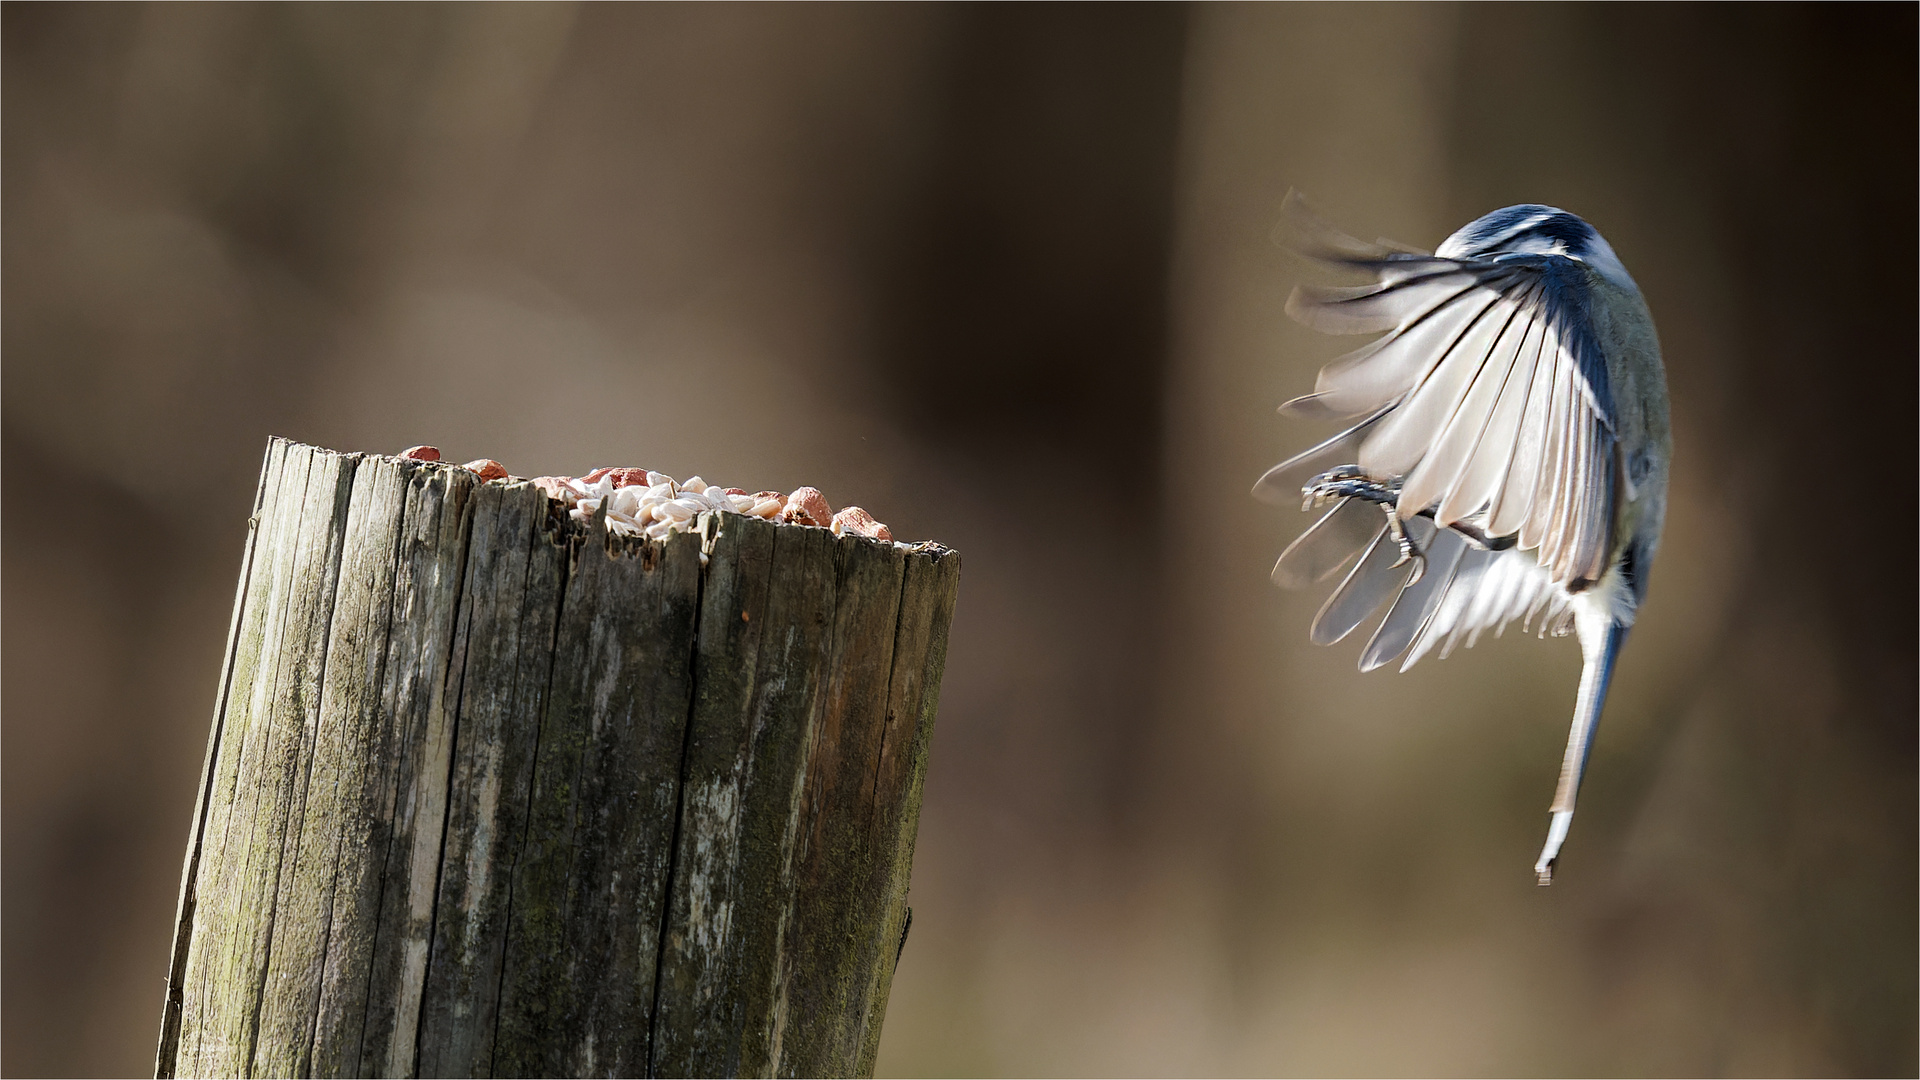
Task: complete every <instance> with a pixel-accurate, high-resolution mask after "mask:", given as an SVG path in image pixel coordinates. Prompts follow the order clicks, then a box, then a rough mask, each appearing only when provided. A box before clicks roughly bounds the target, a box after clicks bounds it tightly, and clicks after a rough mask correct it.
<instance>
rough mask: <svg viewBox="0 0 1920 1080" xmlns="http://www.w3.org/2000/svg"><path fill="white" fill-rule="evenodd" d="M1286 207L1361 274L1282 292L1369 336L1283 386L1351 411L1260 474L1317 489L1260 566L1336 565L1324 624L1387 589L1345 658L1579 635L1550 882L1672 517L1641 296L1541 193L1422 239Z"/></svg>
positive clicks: (1367, 605) (1303, 241) (1324, 635)
mask: <svg viewBox="0 0 1920 1080" xmlns="http://www.w3.org/2000/svg"><path fill="white" fill-rule="evenodd" d="M1286 212H1287V214H1288V217H1289V220H1290V221H1291V223H1292V225H1293V227H1294V229H1295V231H1296V233H1297V235H1298V237H1299V246H1300V248H1301V250H1302V251H1303V253H1305V254H1306V255H1308V256H1309V257H1312V258H1314V259H1316V260H1318V261H1320V262H1322V263H1325V264H1328V265H1330V266H1332V267H1335V268H1338V269H1344V270H1347V271H1356V272H1359V273H1360V274H1363V275H1365V276H1366V277H1367V278H1368V279H1370V280H1368V281H1367V283H1365V284H1362V285H1359V286H1356V287H1344V288H1306V287H1303V288H1299V289H1296V290H1295V291H1294V294H1293V296H1292V298H1291V299H1290V300H1289V301H1288V303H1287V312H1288V313H1289V314H1290V315H1292V316H1293V317H1294V318H1296V319H1298V320H1300V321H1301V322H1303V323H1305V324H1307V325H1308V326H1311V327H1314V328H1315V329H1318V330H1322V331H1326V332H1328V333H1337V334H1362V333H1380V334H1381V335H1382V336H1381V337H1379V338H1378V339H1376V340H1375V341H1373V342H1371V343H1369V344H1368V345H1366V346H1365V347H1363V348H1361V349H1359V350H1358V351H1356V352H1353V353H1350V354H1349V355H1347V356H1345V357H1342V358H1341V359H1339V360H1336V361H1335V362H1333V363H1332V364H1329V365H1327V366H1326V367H1325V368H1324V369H1322V370H1321V372H1320V377H1319V379H1318V381H1317V382H1316V384H1315V386H1314V392H1313V393H1311V394H1308V395H1306V396H1304V397H1300V398H1296V399H1294V400H1293V401H1290V402H1288V403H1287V404H1286V405H1284V406H1282V407H1281V409H1282V412H1284V413H1287V414H1289V415H1294V416H1305V417H1321V418H1341V419H1346V420H1348V421H1350V422H1351V426H1349V427H1347V428H1346V429H1345V430H1343V431H1342V432H1340V433H1339V434H1338V435H1335V436H1334V437H1332V438H1330V439H1328V440H1326V441H1325V442H1323V443H1321V444H1319V445H1318V446H1315V447H1313V448H1312V449H1310V450H1307V451H1306V452H1304V453H1302V454H1299V455H1297V456H1295V457H1293V458H1291V459H1289V460H1287V461H1284V462H1282V463H1280V464H1279V465H1276V466H1274V467H1273V468H1272V469H1271V470H1269V471H1268V472H1267V474H1266V475H1265V476H1264V477H1262V478H1261V479H1260V482H1259V483H1258V484H1256V485H1255V486H1254V493H1255V494H1256V495H1258V496H1260V497H1262V498H1266V499H1269V500H1272V501H1288V502H1290V501H1292V500H1294V499H1304V500H1305V502H1306V504H1307V506H1308V507H1309V508H1311V507H1315V506H1327V507H1329V509H1327V510H1326V511H1325V513H1324V514H1323V515H1322V516H1320V517H1319V518H1318V519H1317V520H1316V521H1315V522H1314V523H1313V525H1311V526H1310V527H1309V528H1308V529H1307V531H1306V532H1305V533H1303V534H1301V536H1300V538H1299V539H1297V540H1295V541H1294V542H1293V544H1292V545H1290V546H1289V547H1288V548H1287V549H1286V551H1285V552H1284V553H1283V554H1282V555H1281V556H1280V561H1279V562H1278V564H1276V565H1275V567H1274V580H1275V581H1276V582H1278V583H1279V584H1282V585H1289V586H1302V585H1308V584H1311V583H1314V582H1319V581H1324V580H1327V579H1329V578H1332V577H1334V576H1335V575H1336V574H1341V575H1342V576H1341V577H1340V580H1339V583H1338V584H1337V585H1336V586H1335V587H1334V589H1333V592H1332V594H1331V595H1330V596H1329V597H1328V599H1327V602H1326V604H1325V605H1324V606H1322V607H1321V609H1320V612H1319V614H1318V615H1317V616H1316V617H1315V618H1314V622H1313V627H1312V637H1313V640H1314V641H1315V642H1318V643H1320V644H1331V643H1333V642H1335V641H1339V640H1341V639H1342V638H1344V637H1346V636H1347V635H1348V634H1351V633H1352V632H1353V631H1354V630H1355V629H1357V628H1358V627H1359V626H1360V625H1361V624H1362V623H1364V622H1366V621H1367V620H1368V618H1369V617H1370V616H1371V615H1373V614H1374V613H1375V612H1377V611H1378V610H1379V608H1380V607H1381V606H1382V605H1383V604H1385V603H1386V602H1387V601H1388V600H1389V598H1391V599H1392V606H1391V608H1390V609H1389V610H1388V612H1387V614H1386V617H1385V618H1384V619H1382V620H1381V622H1380V623H1379V625H1378V627H1377V628H1376V629H1375V630H1374V632H1373V635H1372V637H1371V638H1370V639H1369V640H1368V642H1367V645H1366V648H1365V649H1364V650H1363V651H1362V652H1361V657H1360V668H1361V670H1362V671H1370V670H1372V669H1374V668H1377V667H1380V666H1382V665H1384V664H1387V663H1390V662H1392V661H1393V660H1394V659H1396V658H1398V657H1400V656H1402V655H1404V656H1405V657H1406V659H1405V660H1404V661H1403V662H1402V664H1401V670H1402V671H1404V670H1406V669H1407V668H1409V667H1411V666H1413V664H1414V663H1416V662H1417V661H1418V660H1419V659H1420V658H1421V657H1423V656H1425V655H1427V654H1428V653H1429V652H1431V651H1432V650H1433V649H1435V648H1436V647H1437V648H1438V649H1439V650H1440V655H1441V656H1443V657H1444V656H1446V655H1447V654H1448V653H1450V652H1452V651H1453V649H1454V648H1455V647H1456V646H1457V645H1459V644H1462V643H1464V644H1466V645H1468V646H1471V645H1472V644H1473V643H1474V642H1475V640H1477V639H1478V638H1479V636H1480V633H1481V632H1482V631H1484V630H1488V629H1492V630H1494V632H1495V633H1498V632H1500V631H1501V630H1503V629H1504V628H1505V627H1506V625H1507V624H1508V623H1510V622H1512V621H1514V620H1516V619H1518V620H1520V621H1521V622H1522V625H1523V626H1525V627H1527V628H1529V629H1537V630H1538V632H1539V633H1541V634H1543V635H1544V634H1547V633H1553V634H1556V635H1559V634H1565V633H1567V632H1568V631H1569V630H1571V631H1573V632H1575V633H1577V634H1578V635H1579V639H1580V646H1581V652H1582V654H1583V656H1584V659H1585V667H1584V669H1583V671H1582V674H1581V678H1580V691H1579V696H1578V699H1577V701H1576V704H1575V707H1574V716H1573V727H1572V730H1571V732H1570V733H1569V735H1568V738H1567V750H1566V756H1565V758H1564V760H1563V762H1562V764H1561V769H1560V783H1559V786H1558V788H1557V789H1556V791H1555V793H1554V798H1553V803H1552V805H1551V807H1550V810H1549V812H1550V814H1551V818H1550V822H1549V826H1548V836H1547V842H1546V845H1545V847H1544V848H1543V849H1542V850H1541V853H1540V858H1539V860H1538V861H1537V862H1536V863H1535V866H1534V871H1535V873H1536V874H1537V875H1538V877H1539V881H1540V883H1541V884H1542V885H1545V884H1548V883H1549V882H1551V881H1552V877H1553V868H1554V864H1555V862H1556V861H1557V859H1558V858H1559V854H1560V847H1561V845H1562V843H1563V842H1564V841H1565V839H1566V835H1567V829H1568V827H1569V825H1570V824H1571V822H1572V820H1573V807H1574V800H1575V797H1576V796H1577V795H1578V793H1579V790H1580V778H1581V775H1582V773H1583V772H1584V771H1585V769H1586V763H1587V755H1588V752H1589V750H1590V749H1591V747H1592V740H1593V734H1594V730H1595V728H1596V726H1597V725H1598V723H1599V720H1600V711H1601V708H1602V706H1603V705H1604V704H1605V701H1606V695H1607V684H1608V681H1609V680H1610V678H1611V676H1612V673H1613V665H1614V660H1615V658H1616V657H1617V656H1618V655H1619V652H1620V647H1621V645H1622V643H1624V641H1625V640H1626V635H1627V631H1628V629H1629V628H1631V627H1632V626H1633V622H1634V618H1635V616H1636V613H1637V612H1638V610H1639V607H1640V604H1641V602H1642V601H1643V600H1644V599H1645V598H1646V582H1647V572H1648V569H1649V568H1650V566H1651V565H1652V562H1653V555H1654V551H1655V549H1656V548H1657V547H1658V545H1659V542H1660V527H1661V523H1662V522H1663V520H1664V519H1665V516H1666V491H1667V465H1668V459H1669V451H1670V447H1671V438H1670V435H1669V431H1668V424H1667V387H1666V373H1665V370H1664V368H1663V367H1662V366H1661V362H1660V346H1659V342H1658V339H1657V338H1656V336H1655V333H1654V328H1653V318H1652V316H1651V315H1650V314H1649V313H1648V311H1647V305H1646V301H1645V300H1644V299H1643V298H1642V297H1641V295H1640V289H1639V287H1638V286H1637V285H1635V284H1634V281H1633V278H1632V277H1630V276H1629V275H1628V274H1627V270H1626V267H1625V266H1623V265H1622V264H1621V262H1620V259H1619V258H1618V257H1617V256H1616V255H1615V254H1614V252H1613V248H1612V247H1610V246H1609V245H1608V244H1607V242H1606V241H1605V240H1604V239H1602V238H1601V236H1600V234H1599V233H1598V232H1596V231H1594V229H1593V227H1592V226H1590V225H1588V224H1587V223H1586V222H1585V221H1582V220H1581V219H1580V218H1578V217H1576V216H1574V215H1573V214H1570V213H1567V212H1566V211H1564V210H1558V209H1555V208H1554V207H1551V206H1539V205H1533V204H1526V205H1521V206H1510V207H1507V208H1506V209H1504V210H1496V211H1494V212H1493V213H1491V214H1488V215H1486V216H1485V217H1482V218H1480V219H1479V220H1477V221H1474V222H1473V223H1471V224H1469V225H1467V226H1466V227H1465V228H1463V229H1461V230H1460V231H1458V232H1456V233H1454V234H1453V235H1452V236H1450V237H1448V238H1447V239H1446V241H1445V242H1444V243H1442V244H1441V245H1440V247H1439V248H1438V249H1437V250H1436V251H1435V252H1433V253H1432V254H1430V255H1429V254H1425V253H1423V252H1417V251H1413V250H1411V249H1408V248H1404V247H1399V246H1396V245H1388V244H1386V243H1385V242H1382V243H1378V244H1367V243H1363V242H1361V241H1358V240H1355V239H1353V238H1352V237H1349V236H1345V235H1342V234H1341V233H1339V232H1337V231H1336V230H1334V229H1332V228H1331V227H1329V226H1327V225H1326V224H1324V223H1322V222H1321V221H1320V220H1319V219H1317V218H1315V217H1314V216H1313V215H1312V214H1311V213H1309V212H1308V211H1307V210H1306V209H1305V207H1304V206H1303V205H1302V204H1301V202H1300V200H1299V198H1298V197H1297V196H1291V195H1290V196H1289V197H1288V200H1287V204H1286ZM1342 572H1344V573H1342Z"/></svg>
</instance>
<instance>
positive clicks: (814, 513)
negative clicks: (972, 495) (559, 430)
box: [400, 446, 893, 541]
mask: <svg viewBox="0 0 1920 1080" xmlns="http://www.w3.org/2000/svg"><path fill="white" fill-rule="evenodd" d="M400 456H401V457H403V458H410V459H412V460H414V461H439V460H440V451H439V450H437V449H435V448H433V447H431V446H416V447H414V448H412V449H410V450H408V451H406V452H405V453H403V454H401V455H400ZM461 467H462V468H464V469H467V470H469V471H471V472H472V473H473V474H474V475H476V476H478V477H480V479H482V480H518V479H520V478H519V477H516V476H512V475H509V474H508V472H507V469H506V466H504V465H502V464H500V463H499V462H497V461H494V460H493V459H492V458H481V459H479V460H478V461H469V462H467V463H466V464H465V465H463V466H461ZM533 483H534V485H535V486H536V487H538V488H539V489H540V490H541V491H544V492H546V493H547V498H549V499H552V500H554V501H555V502H558V503H559V504H560V505H562V506H563V507H565V508H566V511H567V516H568V517H570V518H572V519H573V520H574V521H576V522H578V523H580V524H582V525H585V524H586V523H588V522H589V521H591V520H593V515H594V514H595V513H596V512H598V511H599V510H600V509H601V507H602V506H604V507H605V508H606V511H607V528H608V529H610V530H612V531H613V532H616V533H619V534H620V535H623V536H645V537H648V538H650V539H653V540H664V539H666V538H667V536H668V535H669V534H672V533H676V532H689V531H691V530H692V529H693V528H694V527H695V526H696V524H697V523H698V521H699V519H700V515H701V514H704V513H713V512H719V513H724V514H745V515H749V516H752V517H757V518H765V519H766V520H768V521H782V522H788V523H791V524H795V525H817V526H819V527H821V528H826V529H832V530H833V533H834V535H835V536H840V535H843V534H846V533H852V534H853V535H855V536H865V537H869V538H871V539H874V540H886V541H891V540H892V539H893V532H892V531H891V530H889V529H888V528H887V527H886V526H885V525H882V524H881V523H880V522H878V521H875V520H874V519H873V515H871V514H869V513H867V512H866V511H865V510H862V509H860V508H859V507H857V506H848V507H844V508H842V509H841V510H840V511H839V512H838V513H835V512H834V511H833V508H832V507H830V506H829V505H827V498H826V496H824V495H822V494H820V490H819V489H818V488H810V487H803V488H797V489H795V490H794V491H793V493H792V494H782V493H781V492H778V491H756V492H753V493H752V494H749V493H748V492H747V491H746V490H745V489H742V488H731V487H721V486H720V485H718V484H709V483H707V482H706V481H705V480H702V479H701V478H700V477H698V476H691V477H688V478H687V479H686V480H675V479H674V478H673V477H671V476H668V475H666V474H665V473H657V472H652V471H649V470H647V469H633V468H628V469H595V470H593V471H592V472H590V473H588V474H587V475H585V476H578V477H575V476H536V477H534V478H533Z"/></svg>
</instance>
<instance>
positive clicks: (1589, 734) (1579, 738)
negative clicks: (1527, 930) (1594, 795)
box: [1533, 619, 1629, 885]
mask: <svg viewBox="0 0 1920 1080" xmlns="http://www.w3.org/2000/svg"><path fill="white" fill-rule="evenodd" d="M1580 629H1581V630H1582V631H1583V632H1582V633H1581V635H1580V650H1581V652H1583V653H1585V654H1586V666H1585V667H1584V668H1583V669H1582V670H1581V672H1580V698H1579V700H1578V701H1577V702H1576V703H1575V705H1574V707H1573V730H1571V731H1569V732H1568V733H1567V755H1566V757H1564V758H1562V759H1561V761H1560V786H1559V787H1557V788H1555V789H1554V792H1553V805H1552V806H1551V807H1549V808H1548V809H1549V810H1550V812H1551V813H1552V814H1553V822H1552V824H1551V825H1550V826H1549V827H1548V829H1547V844H1546V847H1544V848H1542V849H1541V850H1540V861H1539V862H1536V863H1534V864H1533V872H1534V873H1535V874H1537V875H1538V876H1539V879H1540V884H1542V885H1551V884H1553V864H1554V862H1555V861H1557V860H1558V859H1559V858H1560V845H1561V844H1563V843H1565V842H1566V839H1567V829H1568V827H1569V826H1571V825H1572V824H1573V802H1574V799H1575V798H1577V797H1578V796H1579V794H1580V777H1581V774H1583V773H1585V772H1586V771H1587V755H1588V754H1589V753H1590V752H1591V751H1592V750H1593V733H1594V729H1595V728H1597V727H1599V726H1600V710H1601V708H1602V707H1604V706H1605V705H1606V703H1607V683H1608V682H1610V681H1611V680H1612V679H1613V662H1614V660H1615V659H1616V658H1617V657H1618V656H1619V655H1620V646H1621V645H1622V644H1623V643H1625V642H1626V640H1627V630H1628V629H1629V628H1628V627H1627V626H1625V625H1623V624H1621V623H1618V622H1615V621H1613V620H1611V619H1608V620H1607V621H1606V624H1605V626H1604V627H1599V628H1596V632H1586V630H1587V628H1586V627H1585V626H1582V627H1581V628H1580Z"/></svg>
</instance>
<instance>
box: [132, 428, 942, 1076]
mask: <svg viewBox="0 0 1920 1080" xmlns="http://www.w3.org/2000/svg"><path fill="white" fill-rule="evenodd" d="M958 574H959V559H958V557H957V556H956V555H954V554H953V553H952V552H950V551H947V550H946V549H944V548H940V547H938V546H937V545H921V546H919V547H914V548H909V547H906V546H904V545H895V544H885V543H878V542H874V541H869V540H864V539H861V538H857V537H835V536H833V535H832V534H831V533H829V532H828V531H827V530H824V529H815V528H807V527H802V526H793V525H774V524H772V523H769V522H764V521H761V520H759V519H754V518H746V517H740V516H738V515H713V516H711V517H709V518H708V519H706V520H704V521H703V522H702V523H701V528H700V530H699V531H698V532H696V533H688V534H678V535H675V536H673V537H671V538H669V539H668V540H667V541H666V542H664V543H660V542H647V541H640V540H631V539H623V538H620V537H617V536H611V535H609V534H608V533H607V531H606V530H605V528H604V524H603V523H602V522H599V521H596V522H595V523H594V524H593V526H592V527H591V528H589V529H585V530H583V529H580V528H579V527H577V526H569V525H568V524H567V523H566V522H565V520H564V518H562V517H559V516H558V515H556V514H554V513H552V512H550V509H549V506H548V503H547V500H546V498H545V497H544V496H543V495H542V494H541V493H540V492H539V491H538V490H537V489H535V488H533V487H532V486H531V485H527V484H515V483H505V482H495V483H490V484H489V483H481V482H479V481H478V480H477V478H475V477H474V476H473V475H472V474H471V473H468V472H466V471H465V470H462V469H459V468H455V467H451V466H447V465H442V464H438V463H423V462H414V461H403V460H399V459H394V458H385V457H378V456H371V455H358V454H335V453H332V452H329V451H324V450H318V449H315V448H313V447H308V446H302V445H299V444H297V443H291V442H287V441H284V440H277V439H276V440H274V441H273V442H272V443H270V444H269V447H268V451H267V457H266V461H265V463H264V465H263V468H262V473H261V482H260V490H259V495H258V498H257V500H256V505H255V513H254V516H253V518H252V520H251V521H250V522H249V532H248V541H247V545H246V549H245V553H244V555H243V559H242V565H241V574H240V583H239V591H238V595H237V597H236V601H235V610H234V619H233V623H232V628H231V631H230V640H229V647H228V651H227V656H226V659H225V662H224V664H223V670H222V672H221V676H220V684H219V694H218V702H217V705H216V709H215V714H214V719H213V725H212V732H211V735H210V739H209V746H208V752H207V758H206V763H205V766H204V770H203V776H202V782H201V791H200V796H199V800H198V804H197V806H196V808H195V815H194V822H193V833H192V839H191V842H190V844H189V847H188V852H187V858H186V865H185V869H184V874H183V881H182V885H181V895H180V905H179V915H178V928H177V930H176V934H175V946H174V954H173V962H172V971H171V975H170V977H169V982H168V992H167V1000H166V1007H165V1010H164V1015H163V1021H162V1025H161V1039H160V1047H159V1055H158V1059H157V1062H156V1075H159V1076H172V1075H180V1076H188V1075H207V1076H347V1075H366V1076H374V1075H389V1076H408V1075H421V1076H485V1075H501V1076H509V1075H539V1076H563V1075H589V1074H591V1075H775V1074H778V1075H828V1074H833V1075H848V1074H856V1073H858V1074H870V1073H871V1071H872V1066H873V1058H874V1054H875V1052H876V1050H877V1047H878V1041H879V1031H880V1023H881V1020H882V1018H883V1017H884V1013H885V1008H886V997H887V991H888V989H889V987H890V985H891V981H892V975H893V966H894V963H895V960H896V959H897V957H898V955H899V953H898V943H899V941H900V936H901V931H902V925H903V921H904V918H905V913H906V888H907V882H908V878H909V875H910V871H911V864H912V852H913V838H914V833H915V830H916V827H917V823H918V813H919V802H920V791H921V785H922V783H923V780H924V776H925V769H926V758H927V750H928V743H929V739H930V735H931V730H932V723H933V717H934V712H935V706H936V702H937V699H938V691H939V680H940V673H941V670H942V668H943V666H944V663H945V651H946V630H947V625H948V623H949V622H950V620H951V617H952V613H953V603H954V598H955V595H956V593H957V587H958Z"/></svg>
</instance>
